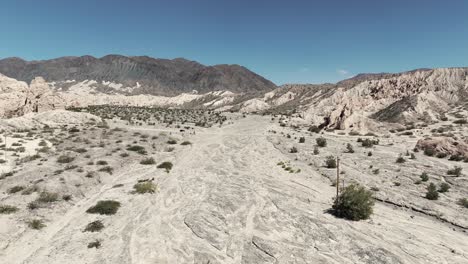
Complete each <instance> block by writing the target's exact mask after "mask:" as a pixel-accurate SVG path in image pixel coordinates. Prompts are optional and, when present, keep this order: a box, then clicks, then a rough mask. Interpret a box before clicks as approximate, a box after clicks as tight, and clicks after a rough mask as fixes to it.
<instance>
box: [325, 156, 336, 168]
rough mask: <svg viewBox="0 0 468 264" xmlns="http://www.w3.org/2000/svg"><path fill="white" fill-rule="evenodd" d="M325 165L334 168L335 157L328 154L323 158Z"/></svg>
mask: <svg viewBox="0 0 468 264" xmlns="http://www.w3.org/2000/svg"><path fill="white" fill-rule="evenodd" d="M325 167H327V168H329V169H333V168H336V159H335V157H333V156H328V157H327V158H326V159H325Z"/></svg>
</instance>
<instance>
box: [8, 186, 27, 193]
mask: <svg viewBox="0 0 468 264" xmlns="http://www.w3.org/2000/svg"><path fill="white" fill-rule="evenodd" d="M25 188H26V187H24V186H22V185H16V186H13V187H11V188H9V189H8V190H7V193H9V194H13V193H17V192H20V191H22V190H24V189H25Z"/></svg>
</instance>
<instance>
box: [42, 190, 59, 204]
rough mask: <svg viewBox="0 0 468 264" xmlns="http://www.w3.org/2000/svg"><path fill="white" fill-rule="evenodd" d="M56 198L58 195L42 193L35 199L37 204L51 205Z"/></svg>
mask: <svg viewBox="0 0 468 264" xmlns="http://www.w3.org/2000/svg"><path fill="white" fill-rule="evenodd" d="M58 197H59V195H58V193H52V192H47V191H43V192H41V193H40V194H39V197H38V198H37V199H36V201H37V202H39V203H53V202H56V201H57V200H58Z"/></svg>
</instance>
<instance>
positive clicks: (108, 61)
mask: <svg viewBox="0 0 468 264" xmlns="http://www.w3.org/2000/svg"><path fill="white" fill-rule="evenodd" d="M0 73H2V74H4V75H6V76H8V77H11V78H14V79H17V80H20V81H25V82H27V83H30V82H31V81H32V80H33V79H34V78H35V77H37V76H41V77H43V78H44V79H45V80H46V81H47V82H55V83H56V84H58V85H60V86H61V87H62V88H63V89H66V88H67V87H69V86H71V85H73V83H77V82H82V81H85V80H88V81H96V84H95V87H96V88H97V89H98V90H99V91H101V92H105V91H106V89H107V90H108V88H109V86H108V85H102V84H103V83H109V82H111V83H115V84H118V85H122V86H123V87H133V89H130V90H128V89H127V90H126V91H121V90H120V91H119V90H118V89H114V90H115V91H113V92H118V93H127V94H129V95H138V94H151V95H163V96H174V95H178V94H181V93H192V92H194V91H196V92H198V93H207V92H212V91H218V90H224V91H225V90H228V91H231V92H233V93H258V92H266V91H271V90H273V89H275V88H276V85H275V84H274V83H272V82H271V81H269V80H267V79H265V78H263V77H262V76H260V75H258V74H255V73H254V72H252V71H250V70H248V69H247V68H245V67H242V66H239V65H227V64H222V65H214V66H205V65H202V64H200V63H198V62H195V61H189V60H186V59H182V58H178V59H173V60H168V59H155V58H151V57H147V56H139V57H127V56H121V55H108V56H104V57H102V58H95V57H92V56H81V57H61V58H57V59H51V60H41V61H25V60H23V59H20V58H6V59H2V60H0ZM71 81H74V82H71Z"/></svg>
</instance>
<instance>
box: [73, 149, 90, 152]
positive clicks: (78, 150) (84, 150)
mask: <svg viewBox="0 0 468 264" xmlns="http://www.w3.org/2000/svg"><path fill="white" fill-rule="evenodd" d="M87 151H88V150H86V149H85V148H77V149H75V152H77V153H85V152H87Z"/></svg>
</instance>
